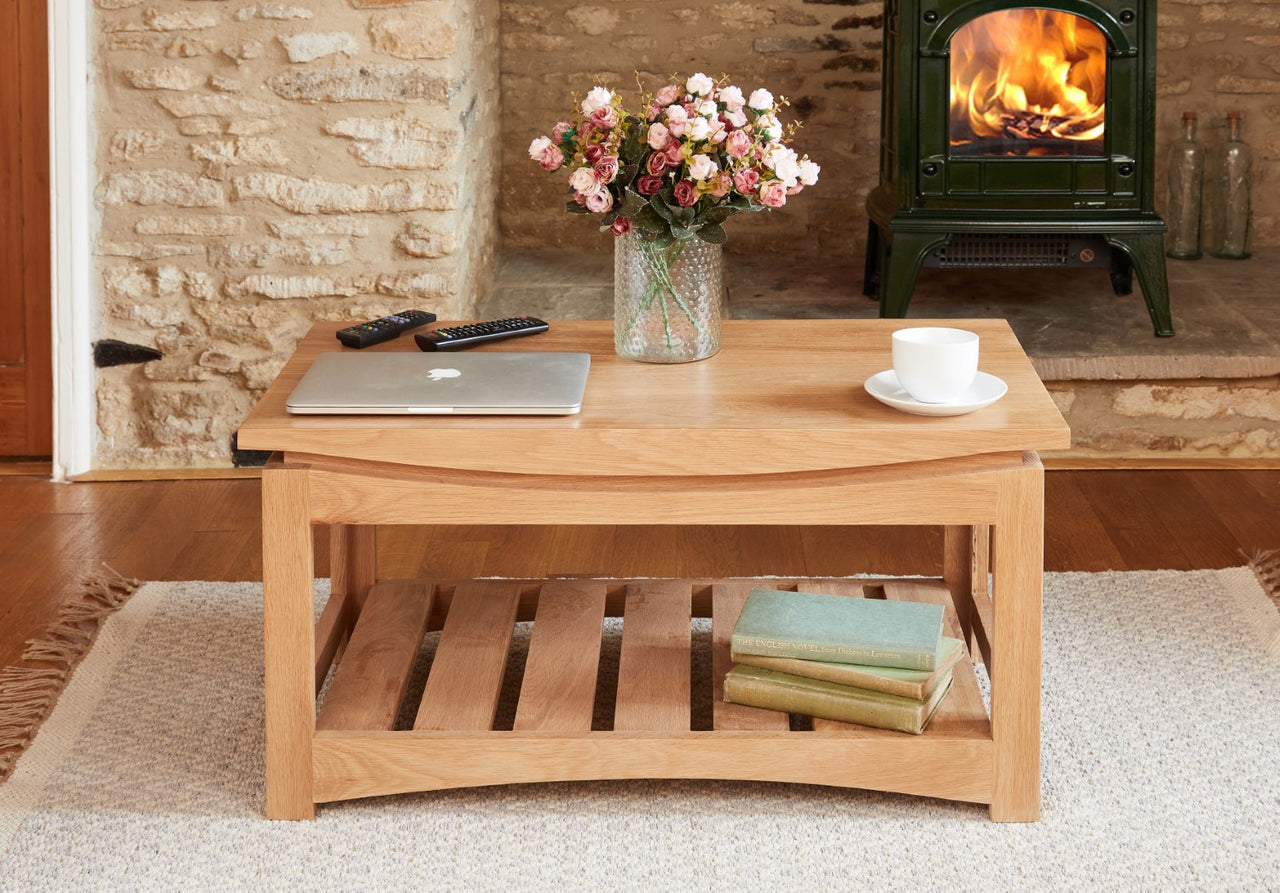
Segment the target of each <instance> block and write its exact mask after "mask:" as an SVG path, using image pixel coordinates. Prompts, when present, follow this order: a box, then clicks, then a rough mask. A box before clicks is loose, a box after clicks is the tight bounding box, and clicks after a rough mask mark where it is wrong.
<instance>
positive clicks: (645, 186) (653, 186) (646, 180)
mask: <svg viewBox="0 0 1280 893" xmlns="http://www.w3.org/2000/svg"><path fill="white" fill-rule="evenodd" d="M661 188H662V178H661V177H654V176H650V175H649V174H645V175H644V176H641V177H636V192H638V193H640V194H641V195H643V196H645V197H648V196H650V195H657V194H658V190H659V189H661Z"/></svg>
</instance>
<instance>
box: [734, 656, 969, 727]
mask: <svg viewBox="0 0 1280 893" xmlns="http://www.w3.org/2000/svg"><path fill="white" fill-rule="evenodd" d="M950 690H951V674H950V673H947V674H945V675H944V677H943V681H942V682H941V683H940V684H939V685H938V687H937V688H935V689H934V690H933V694H931V695H930V696H929V698H928V699H927V700H924V701H917V700H916V699H914V698H900V697H898V696H897V695H887V694H885V693H884V692H882V691H870V690H868V689H864V688H852V687H850V686H848V685H837V684H836V683H834V682H827V681H826V680H824V679H807V678H805V677H803V676H792V675H791V674H790V673H778V672H775V671H773V670H765V669H762V668H760V667H749V666H743V665H739V666H736V667H733V668H732V669H731V670H729V672H728V673H726V674H725V677H724V699H725V700H726V701H728V702H730V703H733V704H745V705H747V706H748V707H763V708H765V709H766V710H780V711H782V712H783V713H802V714H805V715H807V716H818V717H821V718H822V719H834V720H837V721H839V722H852V723H857V724H858V725H862V726H873V727H874V728H877V729H892V730H893V731H895V732H908V733H910V734H912V735H919V734H920V733H921V732H923V731H924V730H925V727H926V726H928V725H929V720H930V719H932V718H933V714H934V712H935V711H936V710H937V709H938V705H939V704H941V703H942V699H943V698H945V697H946V696H947V692H948V691H950Z"/></svg>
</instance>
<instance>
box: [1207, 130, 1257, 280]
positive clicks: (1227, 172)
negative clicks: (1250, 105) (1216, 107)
mask: <svg viewBox="0 0 1280 893" xmlns="http://www.w3.org/2000/svg"><path fill="white" fill-rule="evenodd" d="M1243 118H1244V115H1242V114H1241V113H1240V112H1231V113H1230V114H1228V115H1227V139H1226V142H1224V143H1223V144H1222V149H1221V150H1220V151H1219V152H1218V153H1217V158H1216V160H1215V163H1214V166H1213V187H1214V189H1213V216H1212V221H1213V233H1212V235H1213V250H1212V252H1211V253H1212V254H1213V256H1214V257H1225V258H1229V259H1231V260H1243V259H1244V258H1246V257H1248V256H1249V215H1250V213H1251V209H1250V207H1249V200H1250V195H1249V193H1250V190H1251V189H1252V188H1253V181H1252V178H1253V174H1252V166H1253V154H1252V152H1251V151H1250V150H1249V146H1248V144H1247V143H1246V142H1245V141H1244V140H1243V139H1241V138H1240V122H1241V119H1243Z"/></svg>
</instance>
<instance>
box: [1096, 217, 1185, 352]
mask: <svg viewBox="0 0 1280 893" xmlns="http://www.w3.org/2000/svg"><path fill="white" fill-rule="evenodd" d="M1106 239H1107V242H1108V243H1109V244H1110V245H1111V246H1112V247H1113V248H1119V249H1120V250H1121V251H1123V252H1124V253H1125V254H1127V255H1129V259H1130V261H1132V262H1133V267H1134V270H1135V271H1136V272H1137V274H1138V284H1139V285H1141V286H1142V297H1143V299H1144V300H1146V302H1147V312H1148V313H1149V314H1151V323H1152V325H1153V326H1155V330H1156V335H1157V336H1158V337H1160V338H1168V337H1170V336H1172V335H1173V317H1172V315H1171V314H1170V312H1169V280H1168V279H1167V278H1166V276H1165V270H1164V234H1163V233H1118V234H1116V233H1109V234H1107V236H1106Z"/></svg>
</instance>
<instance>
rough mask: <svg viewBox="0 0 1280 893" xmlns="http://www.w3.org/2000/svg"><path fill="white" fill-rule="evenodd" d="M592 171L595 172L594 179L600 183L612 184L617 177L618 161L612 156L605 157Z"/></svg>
mask: <svg viewBox="0 0 1280 893" xmlns="http://www.w3.org/2000/svg"><path fill="white" fill-rule="evenodd" d="M592 170H593V171H595V175H596V179H597V180H599V181H600V182H601V183H612V182H613V181H614V179H615V178H616V177H617V176H618V159H617V158H615V157H614V156H612V155H606V156H605V157H604V158H601V159H600V160H599V161H597V162H596V163H595V167H593V168H592Z"/></svg>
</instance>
